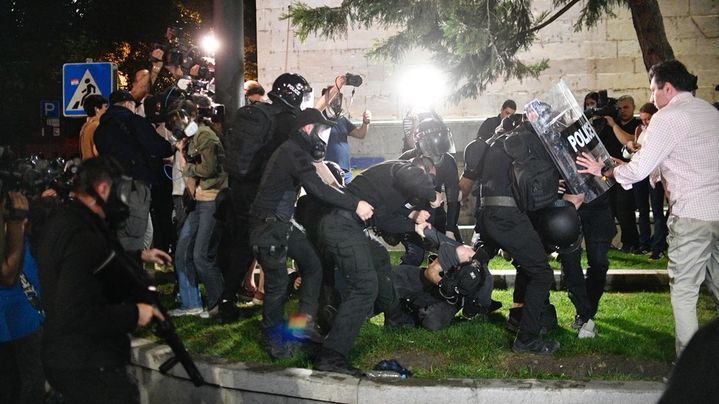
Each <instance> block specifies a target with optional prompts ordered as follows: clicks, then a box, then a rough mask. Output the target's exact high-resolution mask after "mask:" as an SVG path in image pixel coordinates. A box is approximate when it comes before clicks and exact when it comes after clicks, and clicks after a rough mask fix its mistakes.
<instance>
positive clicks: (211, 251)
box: [168, 96, 227, 316]
mask: <svg viewBox="0 0 719 404" xmlns="http://www.w3.org/2000/svg"><path fill="white" fill-rule="evenodd" d="M199 98H200V97H199V96H195V97H193V101H190V100H181V101H179V103H178V104H176V105H175V107H174V108H173V110H172V111H171V112H170V113H169V114H168V123H169V125H168V127H169V128H170V129H171V130H172V133H173V136H174V137H175V138H176V139H178V140H179V141H178V142H177V143H176V144H175V147H177V150H179V151H180V152H181V153H179V155H178V156H179V162H178V166H179V168H180V170H182V174H183V177H184V180H185V185H186V186H187V190H186V192H188V193H189V196H190V198H191V202H190V203H191V207H190V208H188V210H189V211H190V213H189V214H188V216H187V218H186V219H185V223H184V225H183V226H182V229H181V230H180V234H179V236H178V240H177V250H176V251H175V258H176V259H175V270H176V272H177V277H178V282H179V288H180V300H181V306H180V308H179V309H177V310H171V311H170V312H169V314H170V315H172V316H179V315H201V316H209V315H210V314H216V313H217V304H218V302H219V300H220V295H221V293H222V286H223V285H222V272H221V270H220V268H219V267H218V266H217V261H216V260H215V257H216V255H217V241H216V240H217V237H216V234H215V225H216V223H215V217H214V214H215V199H216V198H217V195H218V194H219V192H220V191H221V190H222V189H224V188H226V187H227V174H226V173H225V171H224V169H223V168H222V161H223V160H224V157H225V151H224V148H223V147H222V143H220V139H219V138H218V137H217V135H216V134H215V132H213V131H212V129H210V127H209V126H208V125H207V123H206V122H205V120H204V119H203V118H201V117H199V116H198V110H197V104H196V103H199V102H200V99H199ZM195 274H197V275H198V276H199V278H200V280H201V281H202V283H203V284H204V285H205V291H206V293H207V307H208V309H209V310H208V312H209V314H208V312H203V310H202V301H201V300H200V289H199V285H198V282H197V279H195Z"/></svg>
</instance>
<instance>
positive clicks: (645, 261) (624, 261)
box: [389, 250, 667, 270]
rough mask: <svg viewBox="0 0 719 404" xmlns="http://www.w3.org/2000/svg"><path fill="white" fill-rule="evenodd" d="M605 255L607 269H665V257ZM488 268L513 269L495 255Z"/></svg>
mask: <svg viewBox="0 0 719 404" xmlns="http://www.w3.org/2000/svg"><path fill="white" fill-rule="evenodd" d="M389 254H390V259H391V261H392V265H397V264H399V259H400V257H402V254H404V250H402V251H390V252H389ZM607 257H608V258H609V269H666V268H667V259H666V257H664V258H662V259H660V260H657V261H652V260H650V259H649V256H648V255H634V254H630V253H623V252H621V251H619V250H609V252H608V253H607ZM548 259H549V266H551V267H552V269H556V270H558V269H559V261H557V260H555V259H554V258H552V257H548ZM582 267H583V268H586V267H587V255H586V252H583V253H582ZM489 269H490V270H492V269H514V267H513V266H512V263H511V262H509V261H507V260H506V259H504V258H502V257H500V256H497V257H494V258H492V260H491V261H489Z"/></svg>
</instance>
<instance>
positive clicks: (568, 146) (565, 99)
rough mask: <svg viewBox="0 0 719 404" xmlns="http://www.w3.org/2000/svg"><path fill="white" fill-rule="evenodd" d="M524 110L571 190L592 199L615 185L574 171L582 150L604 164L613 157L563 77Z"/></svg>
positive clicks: (608, 164)
mask: <svg viewBox="0 0 719 404" xmlns="http://www.w3.org/2000/svg"><path fill="white" fill-rule="evenodd" d="M524 112H525V113H526V114H527V119H529V122H530V123H531V124H532V127H534V130H535V131H536V132H537V135H538V136H539V138H540V139H541V140H542V144H544V147H545V148H546V149H547V152H548V153H549V155H550V156H552V159H553V160H554V164H556V166H557V168H558V169H559V172H560V173H561V174H562V177H563V178H564V180H565V182H566V185H567V189H568V190H569V191H570V192H571V193H573V194H579V193H584V202H591V201H592V200H594V199H596V198H597V197H598V196H600V195H602V194H603V193H604V192H606V191H607V190H608V189H609V188H610V187H611V186H612V185H614V180H613V179H606V180H602V179H601V178H598V177H595V176H593V175H591V174H579V173H577V170H578V169H580V167H578V166H577V164H576V163H575V160H576V158H577V155H578V154H579V153H581V152H589V153H591V154H592V155H593V156H594V157H595V158H599V159H601V160H602V161H604V164H605V166H611V165H612V160H611V159H610V158H609V153H607V149H606V148H605V147H604V144H602V142H601V140H599V136H598V135H597V132H596V131H595V130H594V128H593V127H592V124H591V122H590V121H589V119H587V117H586V116H584V111H583V110H582V108H581V107H580V106H579V104H578V103H577V100H576V99H575V98H574V95H572V92H571V91H570V90H569V88H568V87H567V85H566V84H565V83H564V81H561V80H560V81H559V83H558V84H557V85H556V86H554V87H552V88H551V89H550V90H549V91H548V92H547V93H545V94H543V95H542V96H540V97H538V98H536V99H534V100H532V101H530V102H529V104H527V105H526V106H525V107H524Z"/></svg>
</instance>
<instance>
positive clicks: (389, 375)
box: [367, 370, 407, 379]
mask: <svg viewBox="0 0 719 404" xmlns="http://www.w3.org/2000/svg"><path fill="white" fill-rule="evenodd" d="M367 377H369V378H371V379H406V378H407V376H406V375H403V374H401V373H399V372H395V371H392V370H370V371H368V372H367Z"/></svg>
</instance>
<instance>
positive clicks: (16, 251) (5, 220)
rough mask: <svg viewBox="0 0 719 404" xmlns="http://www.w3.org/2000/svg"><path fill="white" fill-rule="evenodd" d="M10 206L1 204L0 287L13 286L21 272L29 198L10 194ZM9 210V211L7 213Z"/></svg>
mask: <svg viewBox="0 0 719 404" xmlns="http://www.w3.org/2000/svg"><path fill="white" fill-rule="evenodd" d="M8 195H9V205H10V206H5V204H4V203H2V204H0V286H13V285H14V284H15V282H16V281H17V276H18V273H19V271H20V264H21V261H22V250H23V232H24V229H25V218H26V217H27V211H28V203H27V198H25V196H24V195H23V194H21V193H19V192H9V193H8ZM6 209H7V211H6Z"/></svg>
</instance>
